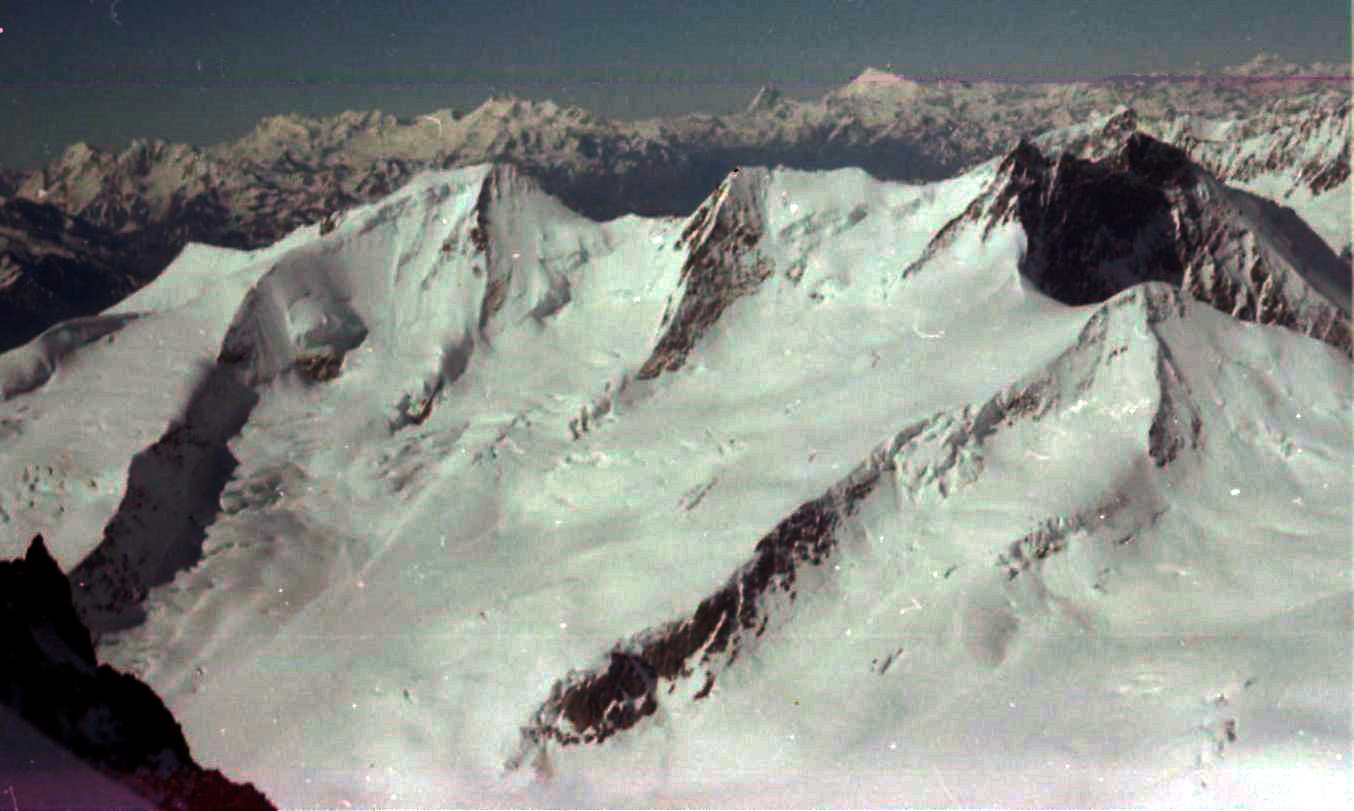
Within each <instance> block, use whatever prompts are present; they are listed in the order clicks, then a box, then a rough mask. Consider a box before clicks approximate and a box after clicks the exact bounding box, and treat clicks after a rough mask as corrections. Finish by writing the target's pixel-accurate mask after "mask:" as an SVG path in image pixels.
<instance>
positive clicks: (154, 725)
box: [0, 536, 273, 809]
mask: <svg viewBox="0 0 1354 811" xmlns="http://www.w3.org/2000/svg"><path fill="white" fill-rule="evenodd" d="M0 662H3V667H0V701H3V703H4V704H5V705H6V706H7V707H9V708H10V709H11V710H13V711H14V712H15V713H17V714H18V715H19V716H20V717H22V718H24V719H25V720H26V721H28V723H30V724H32V725H33V726H34V727H36V728H37V729H38V730H39V731H41V732H43V733H44V734H46V735H47V736H49V737H50V738H52V739H53V740H55V741H56V742H57V743H59V744H61V745H63V746H65V747H66V748H67V749H69V750H70V751H71V752H73V753H75V754H76V755H77V756H79V757H80V758H81V759H82V760H84V761H85V762H87V763H89V764H90V765H91V766H93V767H95V768H96V769H98V770H99V771H101V772H103V773H104V774H107V775H108V776H110V777H112V778H114V779H116V780H118V781H119V782H121V783H123V784H124V785H126V786H127V787H128V788H130V789H131V790H132V791H134V792H136V793H137V794H140V795H142V796H144V797H146V798H147V799H149V800H151V801H152V802H154V803H155V804H156V805H157V806H158V807H160V808H164V809H207V808H213V809H228V808H230V809H270V808H273V805H272V804H271V803H269V802H268V799H267V798H266V797H264V796H263V795H262V794H261V793H260V792H259V791H258V790H257V789H255V788H254V787H253V786H252V785H250V784H244V785H240V784H237V783H232V782H231V781H229V780H228V779H226V778H225V777H224V776H223V775H222V774H221V773H220V772H219V771H215V770H207V769H204V768H203V767H202V766H200V765H198V764H197V763H196V762H194V761H193V758H192V755H191V753H190V752H189V749H188V743H187V741H185V740H184V737H183V731H182V729H181V728H180V727H179V725H178V723H177V722H175V720H174V717H173V716H172V715H171V714H170V712H169V710H168V709H167V708H166V707H165V705H164V703H163V702H162V701H161V700H160V698H159V697H158V696H156V695H155V693H154V691H152V690H151V689H150V688H149V687H147V686H146V685H145V684H143V683H142V682H141V681H139V680H137V679H136V678H135V677H133V676H130V675H128V674H125V673H121V672H119V671H117V670H114V669H113V668H111V667H109V666H108V665H100V664H99V663H98V661H97V660H96V658H95V655H94V646H93V643H92V642H91V639H90V634H89V631H88V630H87V629H86V628H85V626H84V625H83V624H82V623H81V622H80V620H79V618H78V617H77V615H76V612H75V606H74V604H73V603H72V602H71V589H70V585H69V583H68V582H67V579H66V576H65V575H64V574H62V572H61V569H60V567H59V566H58V565H57V563H56V561H55V560H53V559H52V557H51V555H50V554H49V553H48V552H47V548H46V546H45V545H44V544H43V542H42V537H41V536H38V537H35V538H34V539H33V542H32V543H31V544H30V545H29V548H28V553H27V554H26V555H25V556H24V557H23V558H22V559H18V560H14V561H9V562H0Z"/></svg>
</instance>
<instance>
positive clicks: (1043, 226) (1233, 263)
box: [937, 115, 1354, 354]
mask: <svg viewBox="0 0 1354 811" xmlns="http://www.w3.org/2000/svg"><path fill="white" fill-rule="evenodd" d="M1134 125H1135V122H1134V119H1133V118H1132V117H1131V115H1125V116H1119V117H1116V118H1114V119H1112V120H1111V121H1110V122H1109V123H1108V124H1107V125H1106V126H1105V127H1104V129H1103V130H1102V131H1101V133H1100V135H1099V141H1098V143H1095V144H1092V145H1090V146H1089V147H1088V143H1090V142H1086V141H1084V142H1082V143H1081V144H1079V145H1078V146H1079V151H1081V152H1083V154H1086V153H1089V154H1097V155H1100V156H1101V157H1098V158H1085V157H1077V156H1076V155H1075V154H1073V152H1072V151H1066V152H1063V153H1062V154H1061V155H1059V156H1058V157H1057V158H1050V157H1048V156H1046V155H1045V154H1044V153H1043V152H1042V151H1041V150H1040V149H1039V148H1038V147H1037V146H1035V145H1034V144H1033V143H1032V142H1029V141H1024V142H1022V143H1021V144H1020V145H1019V146H1017V147H1016V148H1015V149H1014V150H1013V151H1012V152H1011V153H1010V154H1009V155H1008V156H1007V157H1006V158H1005V160H1003V161H1002V163H1001V165H1000V168H999V170H998V176H997V179H996V180H995V181H994V182H993V184H992V186H991V187H990V188H989V189H988V191H987V192H986V193H985V195H984V198H983V202H977V203H975V205H974V206H971V207H970V209H969V210H968V211H967V212H965V215H964V216H963V217H961V218H960V220H959V221H956V222H955V223H952V224H951V226H949V227H947V229H946V230H944V231H942V232H941V234H940V235H938V236H937V240H943V239H944V238H947V237H946V231H949V230H951V229H952V228H953V227H957V226H958V225H959V224H960V223H961V222H962V221H971V220H975V219H980V220H982V221H983V222H984V223H985V227H986V228H987V229H988V230H990V229H991V228H992V227H994V226H995V225H997V224H1000V223H1004V222H1010V221H1012V220H1015V221H1018V222H1019V223H1020V225H1021V226H1022V228H1023V229H1024V231H1025V233H1026V235H1027V237H1028V247H1027V251H1026V254H1025V256H1024V258H1023V259H1022V261H1021V272H1022V273H1023V274H1024V275H1025V276H1026V277H1027V278H1029V279H1030V280H1031V281H1032V282H1033V283H1034V284H1035V286H1036V287H1038V288H1039V289H1040V290H1041V291H1042V292H1044V293H1045V294H1046V295H1048V296H1050V297H1052V298H1055V299H1057V300H1058V301H1061V302H1064V303H1066V304H1073V305H1082V304H1090V303H1094V302H1098V301H1104V300H1105V299H1107V298H1109V297H1110V296H1113V295H1114V294H1115V293H1118V292H1119V291H1121V290H1124V289H1126V288H1128V287H1131V286H1133V285H1136V284H1140V283H1142V282H1148V281H1164V282H1169V283H1171V284H1174V285H1179V286H1181V287H1182V288H1184V289H1185V290H1186V291H1187V292H1188V293H1189V294H1190V295H1191V296H1193V297H1194V298H1196V299H1198V300H1200V301H1205V302H1207V303H1209V304H1211V305H1213V306H1214V307H1216V308H1217V309H1219V310H1221V311H1223V312H1226V313H1228V314H1230V315H1232V316H1234V317H1236V318H1240V319H1242V320H1246V321H1255V322H1257V323H1261V324H1277V325H1280V326H1284V327H1287V328H1290V329H1293V330H1295V331H1297V332H1300V333H1302V334H1304V335H1309V336H1311V337H1314V338H1316V339H1318V340H1322V341H1325V342H1327V343H1329V344H1331V345H1333V346H1336V347H1338V348H1339V349H1341V350H1342V351H1344V352H1345V353H1347V354H1348V353H1351V351H1354V350H1352V349H1351V340H1350V335H1351V333H1350V321H1349V295H1350V292H1349V291H1350V279H1349V268H1348V265H1347V263H1345V262H1343V261H1342V260H1341V259H1340V257H1339V256H1337V255H1336V254H1335V253H1334V252H1333V251H1331V249H1330V247H1329V246H1327V245H1326V244H1325V243H1324V242H1323V241H1322V240H1321V239H1320V237H1318V236H1316V235H1315V234H1314V233H1313V232H1312V231H1311V229H1310V228H1309V227H1307V225H1306V224H1305V223H1304V222H1303V221H1302V220H1301V219H1300V218H1299V217H1297V216H1296V215H1295V214H1294V213H1293V212H1292V211H1289V210H1287V209H1284V208H1282V207H1280V206H1278V205H1277V204H1274V203H1272V202H1269V201H1267V200H1264V199H1262V198H1259V197H1256V196H1254V195H1249V194H1246V193H1245V192H1241V191H1238V190H1235V189H1229V188H1227V187H1225V186H1223V185H1222V184H1220V183H1218V182H1217V180H1216V179H1215V178H1214V177H1213V176H1212V175H1211V174H1209V172H1208V171H1207V170H1206V169H1204V168H1203V167H1200V166H1198V165H1197V164H1196V163H1194V162H1193V161H1192V160H1191V159H1190V158H1189V155H1188V154H1187V153H1186V152H1185V151H1184V150H1183V149H1181V148H1179V147H1176V146H1173V145H1171V144H1167V143H1163V142H1161V141H1158V140H1157V139H1155V138H1152V137H1151V136H1148V135H1145V134H1143V133H1141V132H1138V131H1136V130H1135V129H1134Z"/></svg>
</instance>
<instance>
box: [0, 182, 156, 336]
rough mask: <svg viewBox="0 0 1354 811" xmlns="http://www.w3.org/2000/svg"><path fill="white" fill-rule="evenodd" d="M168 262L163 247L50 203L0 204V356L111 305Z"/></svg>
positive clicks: (13, 201) (14, 201)
mask: <svg viewBox="0 0 1354 811" xmlns="http://www.w3.org/2000/svg"><path fill="white" fill-rule="evenodd" d="M168 259H169V256H168V255H167V253H166V251H164V250H163V249H160V250H157V249H154V248H153V247H150V246H148V245H146V244H144V241H143V240H138V239H133V238H129V237H126V236H121V235H118V234H114V233H112V232H111V231H109V230H108V229H106V228H103V227H100V226H98V225H95V224H94V223H92V222H89V221H87V220H84V219H82V218H79V217H71V216H69V215H67V214H66V213H65V212H64V211H62V210H61V209H60V208H58V207H57V206H54V205H51V204H48V203H38V202H34V201H32V200H27V199H24V198H22V197H15V198H13V199H10V200H6V201H4V202H3V203H0V352H3V351H6V350H8V349H12V348H14V347H16V346H20V345H22V344H24V343H26V342H27V341H29V340H31V339H32V338H34V337H35V336H37V335H38V334H39V333H40V332H42V331H43V330H45V329H46V328H47V327H49V326H51V325H52V324H54V323H56V322H58V321H64V320H67V319H71V318H78V317H80V316H90V315H94V314H96V313H98V312H100V311H101V310H103V309H105V308H107V307H110V306H112V305H113V304H116V303H117V302H119V301H121V300H122V299H123V298H126V297H127V296H128V295H130V294H131V293H132V292H134V291H135V290H136V289H137V288H139V287H140V286H141V285H143V284H145V283H146V282H148V281H149V280H150V279H152V278H153V277H154V276H155V273H156V272H158V271H159V269H160V267H162V266H163V263H164V262H165V261H168Z"/></svg>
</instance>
